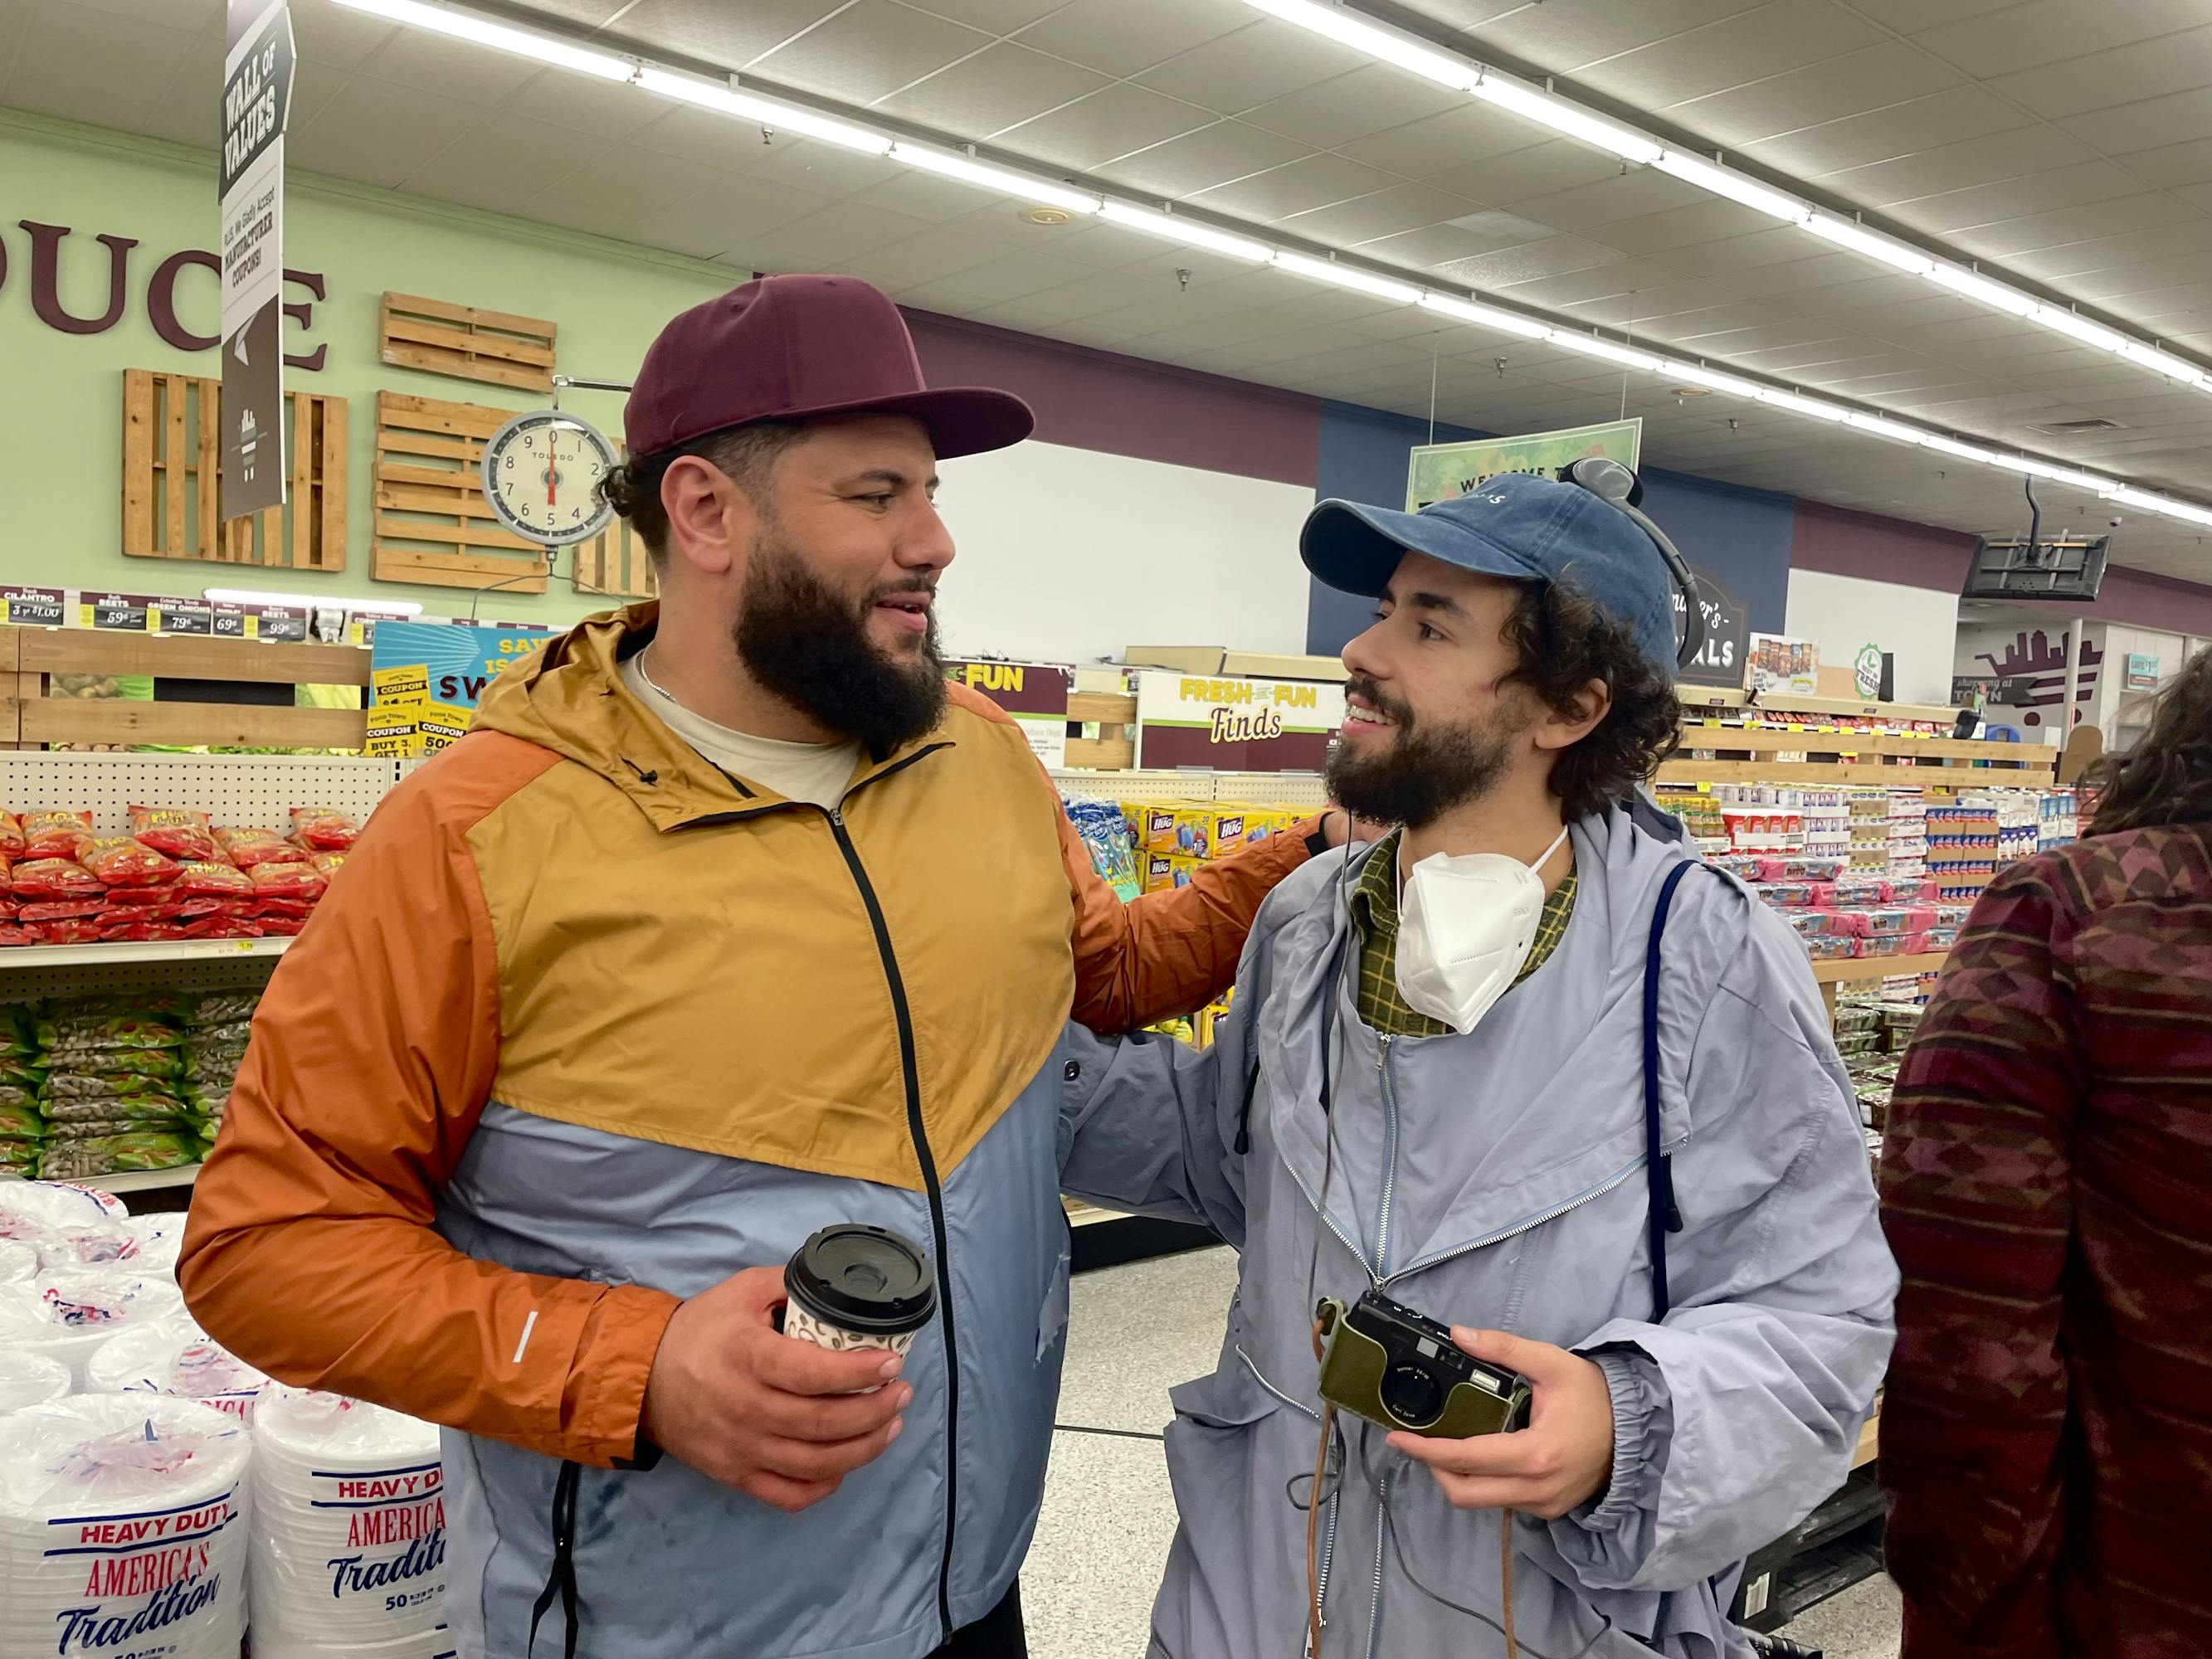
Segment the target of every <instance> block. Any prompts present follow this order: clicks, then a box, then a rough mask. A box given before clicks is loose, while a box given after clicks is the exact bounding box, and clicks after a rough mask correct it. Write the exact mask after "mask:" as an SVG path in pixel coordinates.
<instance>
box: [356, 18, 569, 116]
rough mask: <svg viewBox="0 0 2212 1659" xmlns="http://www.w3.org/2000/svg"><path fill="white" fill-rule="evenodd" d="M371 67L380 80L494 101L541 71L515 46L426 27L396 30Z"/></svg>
mask: <svg viewBox="0 0 2212 1659" xmlns="http://www.w3.org/2000/svg"><path fill="white" fill-rule="evenodd" d="M367 68H368V73H369V74H371V75H374V76H376V77H377V78H378V79H379V80H383V81H397V82H398V83H399V84H400V85H401V86H403V87H414V88H417V89H418V90H420V91H422V92H435V93H436V94H438V95H439V96H440V97H441V98H453V99H458V100H462V101H463V102H471V103H478V104H484V103H493V102H496V101H497V100H500V99H501V98H504V97H506V96H507V94H509V93H511V92H513V90H514V89H515V88H518V87H520V86H521V85H522V84H523V82H526V81H528V80H530V79H532V77H533V76H536V75H537V74H538V65H537V64H533V63H532V62H531V61H530V60H529V59H528V58H519V57H517V56H516V55H515V54H514V53H513V52H495V51H493V50H492V49H491V48H490V47H489V46H471V45H470V44H469V43H468V42H467V41H465V40H449V39H447V37H446V36H444V35H442V34H431V33H427V32H425V31H423V30H422V29H396V30H394V31H393V32H392V38H391V39H390V40H387V41H386V42H385V43H384V45H383V46H382V47H381V48H380V50H379V51H378V52H376V53H375V55H374V56H373V57H371V58H369V59H368V64H367ZM569 78H571V77H568V76H563V77H562V79H563V80H564V81H565V80H568V79H569Z"/></svg>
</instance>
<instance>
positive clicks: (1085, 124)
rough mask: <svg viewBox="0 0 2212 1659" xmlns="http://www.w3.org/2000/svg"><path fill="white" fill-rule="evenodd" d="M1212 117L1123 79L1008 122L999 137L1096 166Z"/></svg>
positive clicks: (1070, 162)
mask: <svg viewBox="0 0 2212 1659" xmlns="http://www.w3.org/2000/svg"><path fill="white" fill-rule="evenodd" d="M1212 120H1213V117H1212V115H1210V114H1208V113H1207V112H1206V111H1205V110H1203V109H1200V108H1199V107H1198V106H1195V105H1192V104H1186V103H1182V102H1181V101H1179V100H1176V99H1173V98H1166V97H1163V96H1162V95H1161V94H1158V93H1156V92H1149V91H1147V90H1146V89H1145V88H1143V87H1139V86H1136V85H1133V84H1132V83H1131V82H1127V81H1118V82H1114V83H1113V84H1112V85H1110V86H1108V87H1106V88H1103V90H1101V91H1098V92H1094V93H1092V94H1090V95H1089V96H1088V97H1085V98H1079V99H1078V100H1075V102H1073V103H1072V104H1069V105H1066V106H1064V107H1062V108H1060V109H1056V110H1054V111H1053V112H1051V113H1050V114H1048V115H1041V116H1039V117H1037V118H1036V119H1035V120H1032V121H1024V122H1023V123H1022V124H1021V125H1019V126H1017V127H1012V128H1009V129H1008V130H1007V131H1006V132H1004V133H1002V134H1000V142H1001V143H1004V144H1006V147H1007V148H1008V149H1012V150H1016V151H1019V152H1022V153H1024V154H1026V155H1034V156H1036V157H1038V158H1039V159H1041V160H1043V161H1057V162H1059V163H1060V164H1061V165H1062V166H1065V167H1078V168H1083V167H1097V166H1098V165H1100V164H1101V163H1102V162H1105V161H1111V160H1113V159H1114V158H1115V156H1117V155H1128V154H1129V153H1130V152H1131V151H1133V150H1139V149H1149V148H1150V147H1151V146H1152V145H1154V144H1157V143H1163V142H1164V141H1165V140H1167V139H1170V138H1173V137H1176V136H1178V135H1179V134H1182V133H1186V132H1189V131H1194V129H1196V128H1199V127H1202V126H1206V125H1211V124H1212Z"/></svg>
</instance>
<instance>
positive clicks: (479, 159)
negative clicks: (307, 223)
mask: <svg viewBox="0 0 2212 1659" xmlns="http://www.w3.org/2000/svg"><path fill="white" fill-rule="evenodd" d="M607 148H608V146H607V142H606V140H605V139H604V138H587V137H584V136H583V135H582V134H580V133H578V132H575V131H571V130H570V129H568V128H567V127H556V126H553V125H550V124H548V123H546V122H544V121H533V120H532V119H530V118H528V117H526V116H520V115H510V114H507V113H506V112H504V111H499V110H495V111H493V112H491V113H490V114H489V115H487V116H485V117H484V118H483V119H482V120H481V121H479V122H478V123H477V125H475V126H473V127H471V129H469V132H468V142H467V145H466V155H467V164H466V165H465V166H461V167H454V166H448V165H445V164H444V163H445V161H450V160H451V159H453V156H454V155H456V154H457V152H453V151H448V152H447V155H446V156H445V158H443V159H442V160H441V159H440V158H426V159H425V161H424V162H423V164H422V166H420V167H417V168H416V170H415V171H414V173H412V174H411V175H410V177H409V178H407V179H404V181H402V183H401V184H400V186H399V188H401V189H402V190H404V191H407V192H408V193H410V195H416V196H428V197H435V199H436V200H438V201H441V202H455V203H459V204H461V205H462V206H464V207H474V208H483V209H485V210H489V211H496V212H501V213H512V214H516V215H518V216H521V217H528V216H529V215H528V214H527V213H526V212H525V211H524V210H523V206H522V204H524V203H526V202H527V201H529V200H531V199H532V197H536V196H537V195H538V193H539V192H540V191H544V190H546V189H548V188H550V187H551V186H552V185H556V184H558V183H559V182H560V181H561V180H562V179H565V178H567V177H568V175H569V174H570V173H574V172H575V171H576V170H577V169H578V168H579V167H582V166H584V164H585V163H586V162H587V161H594V160H596V159H597V158H598V157H599V155H603V154H604V153H605V151H606V149H607ZM290 159H291V158H290V157H289V156H287V158H286V160H287V161H289V160H290Z"/></svg>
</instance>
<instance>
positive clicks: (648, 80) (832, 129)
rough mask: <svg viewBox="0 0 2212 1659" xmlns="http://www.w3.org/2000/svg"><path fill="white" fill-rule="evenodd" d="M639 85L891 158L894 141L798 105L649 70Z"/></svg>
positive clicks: (643, 71) (644, 71)
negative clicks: (892, 142)
mask: <svg viewBox="0 0 2212 1659" xmlns="http://www.w3.org/2000/svg"><path fill="white" fill-rule="evenodd" d="M637 83H638V85H640V86H641V87H643V88H645V89H646V90H647V92H657V93H659V94H660V95H661V96H662V97H664V98H680V99H682V100H684V102H685V103H687V104H696V105H698V106H700V107H701V108H702V109H711V110H719V111H720V112H722V113H723V114H725V115H734V116H737V117H738V118H741V119H744V120H747V121H757V122H759V123H760V124H761V125H763V126H769V127H774V128H775V129H776V130H777V131H782V132H793V133H797V134H798V135H799V137H802V138H819V139H820V140H821V141H822V142H823V143H825V144H836V145H839V146H840V147H842V148H843V149H856V150H859V151H860V153H861V154H862V155H889V154H890V148H891V141H890V138H888V137H885V136H884V134H882V133H880V132H871V131H868V129H867V128H866V127H856V126H854V125H852V124H851V123H849V122H846V121H840V120H836V119H835V118H831V117H829V116H827V115H821V114H817V112H814V111H813V110H811V109H803V108H801V107H800V106H798V105H797V104H787V103H784V102H782V101H781V100H778V99H774V98H762V97H758V96H757V95H756V94H752V93H750V92H741V91H739V90H738V89H737V88H734V87H726V86H724V85H723V84H722V83H721V82H719V81H707V80H702V79H701V78H700V77H699V76H696V75H678V74H675V73H673V72H672V71H671V70H664V69H653V68H650V67H647V68H645V69H641V70H639V71H638V72H637Z"/></svg>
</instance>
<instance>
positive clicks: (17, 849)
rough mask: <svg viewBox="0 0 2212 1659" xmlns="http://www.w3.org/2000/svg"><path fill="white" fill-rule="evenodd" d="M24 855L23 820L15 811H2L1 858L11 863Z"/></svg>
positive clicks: (0, 831) (0, 814)
mask: <svg viewBox="0 0 2212 1659" xmlns="http://www.w3.org/2000/svg"><path fill="white" fill-rule="evenodd" d="M22 856H23V820H22V819H21V818H19V817H16V816H15V814H14V813H13V812H0V859H5V860H8V862H9V863H10V864H12V863H14V862H15V860H17V859H19V858H21V857H22Z"/></svg>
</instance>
